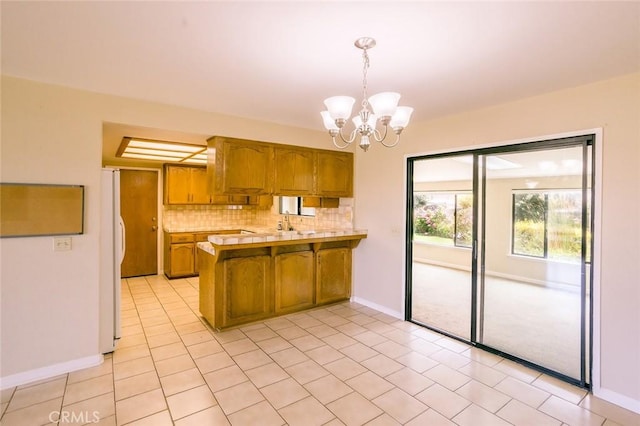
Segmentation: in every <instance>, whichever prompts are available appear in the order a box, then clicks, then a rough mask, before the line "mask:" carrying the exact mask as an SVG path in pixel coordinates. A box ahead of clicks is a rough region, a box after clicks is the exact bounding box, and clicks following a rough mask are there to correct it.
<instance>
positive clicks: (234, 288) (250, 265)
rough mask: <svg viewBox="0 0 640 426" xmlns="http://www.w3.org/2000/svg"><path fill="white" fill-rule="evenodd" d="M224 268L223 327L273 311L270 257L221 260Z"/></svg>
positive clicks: (255, 318)
mask: <svg viewBox="0 0 640 426" xmlns="http://www.w3.org/2000/svg"><path fill="white" fill-rule="evenodd" d="M223 269H224V278H223V279H224V282H225V286H224V288H223V293H222V297H223V304H224V307H223V309H224V312H225V315H224V317H223V325H222V326H223V327H229V326H232V325H237V324H243V323H246V322H249V321H255V320H258V319H261V318H265V317H268V316H271V315H272V314H273V290H272V286H271V276H270V275H271V257H270V256H250V257H239V258H235V259H228V260H225V261H224V262H223Z"/></svg>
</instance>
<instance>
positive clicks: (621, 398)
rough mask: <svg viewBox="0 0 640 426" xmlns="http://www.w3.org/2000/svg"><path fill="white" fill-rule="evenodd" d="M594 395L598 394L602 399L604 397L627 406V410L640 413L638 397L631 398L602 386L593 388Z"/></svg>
mask: <svg viewBox="0 0 640 426" xmlns="http://www.w3.org/2000/svg"><path fill="white" fill-rule="evenodd" d="M592 391H593V395H594V396H597V397H598V398H600V399H604V400H605V401H607V402H610V403H612V404H615V405H618V406H620V407H622V408H626V409H627V410H630V411H633V412H634V413H638V414H640V401H638V400H637V399H633V398H629V397H628V396H625V395H620V394H619V393H617V392H614V391H612V390H609V389H603V388H601V387H598V388H596V387H595V386H594V388H593V389H592Z"/></svg>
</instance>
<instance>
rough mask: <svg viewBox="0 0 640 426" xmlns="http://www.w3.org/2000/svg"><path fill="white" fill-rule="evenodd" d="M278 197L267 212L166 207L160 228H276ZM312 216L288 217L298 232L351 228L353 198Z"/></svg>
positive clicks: (246, 208)
mask: <svg viewBox="0 0 640 426" xmlns="http://www.w3.org/2000/svg"><path fill="white" fill-rule="evenodd" d="M277 206H278V201H277V197H276V198H275V199H274V203H273V206H272V207H271V208H270V209H265V208H260V207H257V206H210V205H181V206H174V205H165V206H164V207H163V219H162V220H163V228H164V229H165V230H166V231H171V232H181V231H206V230H209V229H220V228H226V227H228V228H242V227H259V228H271V227H273V229H274V230H275V229H276V226H277V224H278V221H279V220H282V219H283V216H284V215H281V214H278V207H277ZM315 210H316V215H315V216H294V215H291V216H290V221H291V225H292V226H293V227H294V228H295V229H298V230H309V229H352V228H353V199H352V198H341V199H340V205H339V207H337V208H316V209H315Z"/></svg>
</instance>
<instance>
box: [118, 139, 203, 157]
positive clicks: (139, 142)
mask: <svg viewBox="0 0 640 426" xmlns="http://www.w3.org/2000/svg"><path fill="white" fill-rule="evenodd" d="M206 152H207V147H206V146H203V145H194V144H187V143H180V142H167V141H157V140H151V139H134V138H130V137H124V138H122V143H121V144H120V147H118V151H117V152H116V157H123V158H135V159H138V160H155V161H164V162H172V163H190V164H207V154H206Z"/></svg>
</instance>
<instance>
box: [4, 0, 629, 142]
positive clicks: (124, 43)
mask: <svg viewBox="0 0 640 426" xmlns="http://www.w3.org/2000/svg"><path fill="white" fill-rule="evenodd" d="M0 4H1V6H0V7H1V15H2V27H1V31H2V73H3V74H7V75H11V76H16V77H22V78H27V79H31V80H36V81H42V82H47V83H53V84H60V85H64V86H69V87H75V88H80V89H85V90H89V91H94V92H101V93H108V94H114V95H121V96H126V97H130V98H137V99H144V100H151V101H157V102H162V103H167V104H172V105H179V106H185V107H190V108H196V109H200V110H205V111H212V112H221V113H225V114H232V115H238V116H242V117H248V118H256V119H260V120H267V121H272V122H278V123H283V124H288V125H294V126H299V127H305V128H311V129H323V127H322V121H321V119H320V115H319V111H320V110H322V109H324V106H323V103H322V101H323V100H324V99H325V98H326V97H329V96H332V95H337V94H345V95H350V96H353V97H355V98H357V99H358V102H359V101H360V99H361V83H362V57H361V51H359V50H358V49H356V48H355V47H354V46H353V42H354V41H355V40H356V39H357V38H358V37H361V36H370V37H374V38H375V39H376V40H377V42H378V45H377V46H376V47H375V48H374V49H372V50H371V51H370V52H369V56H370V60H371V67H370V69H369V75H368V80H369V93H370V94H373V93H376V92H379V91H387V90H393V91H398V92H400V93H401V94H402V98H401V104H405V105H410V106H413V107H414V108H415V112H414V116H413V118H412V121H421V120H427V119H430V118H434V117H438V116H443V115H447V114H452V113H456V112H460V111H464V110H470V109H475V108H479V107H483V106H489V105H494V104H498V103H503V102H508V101H511V100H514V99H519V98H524V97H528V96H532V95H536V94H540V93H544V92H549V91H553V90H558V89H561V88H566V87H573V86H578V85H581V84H585V83H589V82H592V81H597V80H602V79H606V78H610V77H614V76H618V75H623V74H627V73H632V72H637V71H639V70H640V2H637V1H632V2H609V1H602V2H585V3H583V2H515V1H511V2H478V1H475V2H445V1H441V2H403V1H396V2H391V1H386V2H384V1H378V2H371V3H369V2H362V1H357V2H342V1H322V2H320V1H296V2H291V1H289V2H286V1H258V2H247V1H233V2H231V1H209V2H191V1H172V2H157V1H126V2H109V1H105V2H94V1H77V2H58V1H44V2H29V1H21V2H10V1H2V2H1V3H0ZM128 124H130V125H132V126H134V129H135V124H136V123H128ZM147 130H149V131H151V129H147ZM140 131H141V132H142V133H143V134H136V135H129V136H137V137H153V136H150V135H149V134H146V133H144V129H141V130H140ZM114 132H116V133H118V132H120V130H119V129H114Z"/></svg>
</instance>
